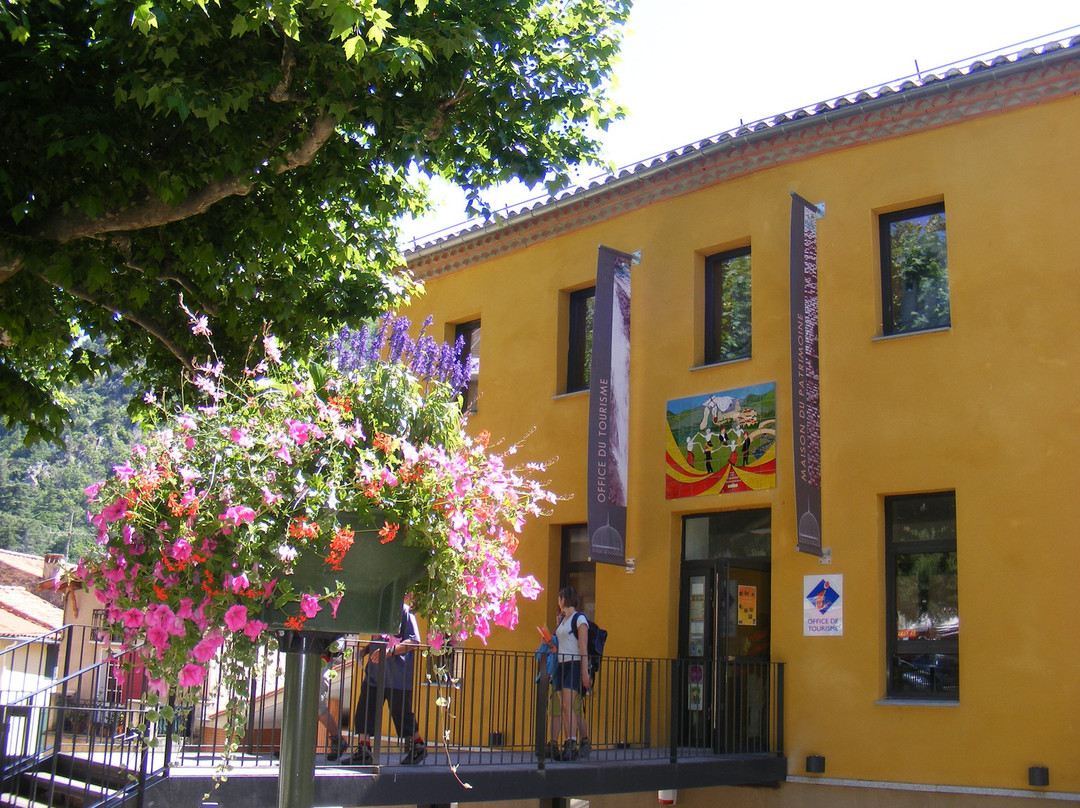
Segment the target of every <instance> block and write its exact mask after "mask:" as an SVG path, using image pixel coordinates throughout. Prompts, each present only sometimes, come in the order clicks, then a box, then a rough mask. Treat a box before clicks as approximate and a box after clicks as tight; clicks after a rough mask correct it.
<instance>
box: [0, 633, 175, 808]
mask: <svg viewBox="0 0 1080 808" xmlns="http://www.w3.org/2000/svg"><path fill="white" fill-rule="evenodd" d="M116 662H117V660H116V659H115V657H114V656H112V655H111V654H110V653H108V650H107V648H106V647H102V646H101V645H100V643H98V642H97V639H96V635H95V634H94V633H93V629H92V627H89V626H72V625H69V626H64V627H62V628H60V629H57V630H56V631H54V632H51V633H50V634H46V635H44V636H42V637H36V638H33V639H31V640H26V641H23V642H20V643H17V644H15V645H13V646H11V647H8V648H5V649H4V650H3V651H0V806H12V808H36V807H37V806H41V807H42V808H46V806H47V807H48V808H97V807H98V806H103V807H104V808H111V806H123V805H128V804H130V805H136V804H141V802H142V797H143V795H144V794H145V791H146V788H147V787H148V786H150V785H152V784H153V783H154V782H156V781H158V780H160V779H162V778H163V777H164V775H165V771H164V760H165V757H164V755H161V754H155V753H154V751H153V750H151V749H150V748H149V747H147V745H146V744H143V743H142V731H141V729H140V728H141V727H142V726H143V724H144V715H143V713H142V707H141V704H140V705H135V706H132V702H130V701H129V702H126V703H124V702H121V701H118V700H115V698H110V697H109V696H110V695H112V696H115V693H112V694H110V693H109V692H108V691H109V688H108V687H105V684H106V683H108V682H110V681H111V680H112V673H111V668H112V666H114V665H115V664H116ZM101 694H105V696H106V697H105V698H101V697H100V695H101Z"/></svg>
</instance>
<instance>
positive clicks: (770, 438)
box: [665, 383, 776, 499]
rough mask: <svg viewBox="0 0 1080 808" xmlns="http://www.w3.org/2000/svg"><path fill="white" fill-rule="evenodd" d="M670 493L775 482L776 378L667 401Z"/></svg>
mask: <svg viewBox="0 0 1080 808" xmlns="http://www.w3.org/2000/svg"><path fill="white" fill-rule="evenodd" d="M666 438H667V473H666V478H665V484H666V498H667V499H678V498H681V497H699V496H707V495H710V494H731V493H735V492H739V491H756V490H758V489H762V488H775V487H776V384H775V383H769V384H758V385H754V386H753V387H740V388H738V389H735V390H726V391H723V392H718V393H705V394H703V395H700V396H691V397H690V398H680V399H676V400H674V401H669V402H668V403H667V435H666Z"/></svg>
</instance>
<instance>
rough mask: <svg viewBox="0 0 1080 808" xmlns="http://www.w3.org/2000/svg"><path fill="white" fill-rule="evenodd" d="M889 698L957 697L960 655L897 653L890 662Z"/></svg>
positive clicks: (958, 691) (958, 692)
mask: <svg viewBox="0 0 1080 808" xmlns="http://www.w3.org/2000/svg"><path fill="white" fill-rule="evenodd" d="M891 667H892V682H891V683H890V684H891V688H890V690H891V695H893V696H917V697H923V698H926V697H942V696H944V697H946V698H957V697H958V696H959V694H960V655H959V654H896V655H895V656H894V657H893V659H892V666H891Z"/></svg>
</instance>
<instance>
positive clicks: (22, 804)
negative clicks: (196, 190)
mask: <svg viewBox="0 0 1080 808" xmlns="http://www.w3.org/2000/svg"><path fill="white" fill-rule="evenodd" d="M0 805H4V806H10V808H49V804H48V803H46V802H35V801H34V800H33V799H31V798H30V797H24V796H22V795H21V794H0Z"/></svg>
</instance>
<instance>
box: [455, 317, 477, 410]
mask: <svg viewBox="0 0 1080 808" xmlns="http://www.w3.org/2000/svg"><path fill="white" fill-rule="evenodd" d="M458 338H460V339H461V340H462V346H461V353H460V354H459V355H458V360H459V361H460V362H461V363H462V364H463V365H465V366H466V367H467V368H468V370H469V379H468V381H467V382H466V383H465V389H464V390H463V391H462V394H463V396H464V399H465V411H466V412H476V401H477V396H478V394H479V388H480V321H479V320H470V321H469V322H467V323H460V324H458V325H457V326H456V327H455V328H454V340H455V342H456V341H457V339H458Z"/></svg>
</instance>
